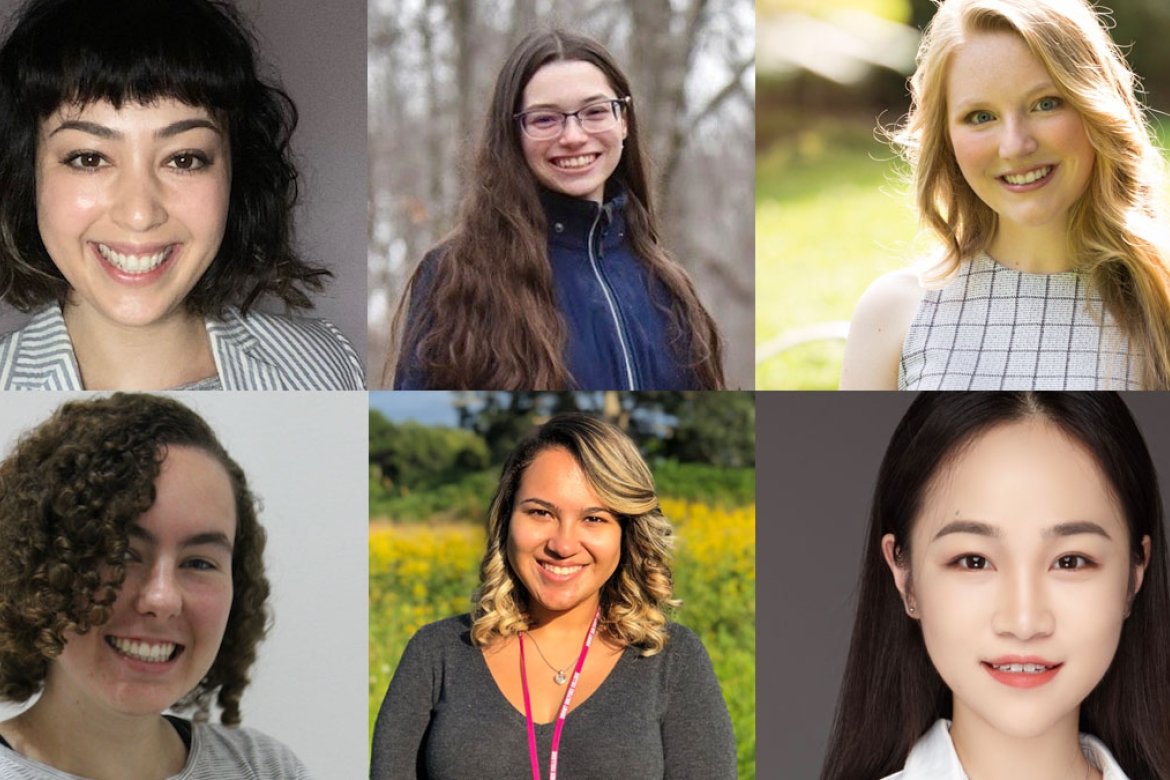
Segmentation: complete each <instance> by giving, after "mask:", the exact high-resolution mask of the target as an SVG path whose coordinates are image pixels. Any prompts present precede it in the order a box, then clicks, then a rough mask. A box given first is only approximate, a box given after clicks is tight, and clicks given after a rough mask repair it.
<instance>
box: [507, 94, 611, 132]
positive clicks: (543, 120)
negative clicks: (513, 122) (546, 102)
mask: <svg viewBox="0 0 1170 780" xmlns="http://www.w3.org/2000/svg"><path fill="white" fill-rule="evenodd" d="M631 101H633V98H631V97H628V96H627V97H624V98H612V99H610V100H599V101H598V102H596V103H590V104H589V105H587V106H584V107H582V108H578V109H577V110H576V111H554V110H552V109H551V108H538V109H535V110H532V111H521V112H520V113H519V114H513V115H512V118H513V119H518V120H520V129H521V130H523V131H524V135H526V136H528V137H529V138H531V139H532V140H534V141H548V140H550V139H553V138H556V137H557V136H559V135H560V134H561V133H563V132H565V128H566V127H568V125H569V117H574V118H576V120H577V124H578V125H580V126H581V129H582V130H584V131H585V132H586V133H604V132H605V131H606V130H612V129H613V128H614V127H616V126H617V123H618V119H620V118H621V115H622V111H623V110H624V109H626V108H628V107H629V105H630V103H631Z"/></svg>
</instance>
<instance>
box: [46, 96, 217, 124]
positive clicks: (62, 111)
mask: <svg viewBox="0 0 1170 780" xmlns="http://www.w3.org/2000/svg"><path fill="white" fill-rule="evenodd" d="M192 119H201V120H205V121H207V122H210V123H212V124H213V125H215V126H216V127H218V128H219V129H220V132H223V131H224V128H223V127H222V122H221V120H220V118H218V117H217V116H216V115H215V114H213V113H212V112H211V111H210V110H209V109H207V108H205V107H203V106H194V105H191V104H189V103H184V102H182V101H181V100H178V99H177V98H158V99H157V100H152V101H150V102H147V103H140V102H134V101H131V102H126V103H122V104H121V105H120V106H115V105H114V104H113V103H112V102H110V101H109V100H104V99H103V100H94V101H91V102H88V103H74V102H69V103H62V104H61V105H60V106H58V107H57V110H56V111H54V112H53V113H51V114H49V116H47V117H46V118H45V119H44V120H42V122H41V129H42V130H43V131H47V132H52V131H53V129H54V128H55V127H56V126H57V125H59V124H60V123H62V122H71V121H82V122H92V123H95V124H98V125H101V126H103V127H107V128H110V129H114V130H119V131H123V130H127V131H128V130H134V129H145V130H155V129H159V128H163V127H167V126H169V125H172V124H173V123H175V122H181V121H185V120H192Z"/></svg>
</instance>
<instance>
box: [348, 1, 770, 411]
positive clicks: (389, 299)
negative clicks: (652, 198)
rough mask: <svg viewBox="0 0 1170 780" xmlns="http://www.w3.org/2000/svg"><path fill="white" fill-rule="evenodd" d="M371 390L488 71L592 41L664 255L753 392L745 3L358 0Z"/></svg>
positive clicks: (472, 131)
mask: <svg viewBox="0 0 1170 780" xmlns="http://www.w3.org/2000/svg"><path fill="white" fill-rule="evenodd" d="M368 21H369V25H368V29H369V70H368V75H369V80H368V89H369V156H370V158H369V176H370V181H369V222H368V228H369V290H370V299H369V323H370V325H369V327H370V332H369V350H370V354H369V364H368V365H369V375H370V377H371V387H378V386H381V377H382V375H383V371H384V364H385V357H386V350H387V347H388V341H389V334H390V318H391V317H392V315H393V312H394V309H395V307H396V306H397V303H398V299H399V296H400V294H401V291H402V287H403V285H404V284H405V281H406V279H407V278H408V277H409V274H410V272H411V270H412V269H413V268H414V265H415V264H416V263H417V262H418V260H419V259H421V257H422V255H423V254H424V253H425V252H426V250H427V249H428V248H430V247H431V245H433V244H434V243H435V242H436V241H437V240H438V239H439V238H441V237H442V236H443V235H444V234H445V233H446V232H447V231H448V230H450V229H451V227H452V224H453V220H454V217H455V210H456V207H457V204H458V200H459V197H460V193H461V190H462V186H463V183H464V177H465V176H466V175H467V172H468V171H469V169H470V162H471V155H472V152H473V150H474V148H475V145H476V143H477V141H478V132H479V130H480V129H481V128H480V127H479V123H481V122H482V121H483V117H484V115H485V112H486V110H487V103H488V100H489V97H490V93H491V89H492V86H493V83H494V80H495V76H496V72H497V71H498V69H499V67H500V66H501V65H502V64H503V60H504V58H505V57H506V56H507V53H508V52H509V51H510V50H511V49H512V47H513V46H514V45H515V44H516V43H517V42H518V41H519V40H520V38H522V37H523V36H524V35H525V34H526V33H528V32H530V31H531V30H533V29H542V28H551V27H563V28H565V29H570V30H574V31H576V32H582V33H585V34H587V35H591V36H593V37H595V38H597V39H598V40H601V41H604V42H605V44H606V46H607V47H609V48H610V50H611V51H613V53H614V55H615V56H616V57H617V59H618V61H619V62H621V63H623V65H624V67H625V69H626V71H627V73H628V74H629V76H630V79H631V81H632V82H633V88H634V94H635V96H636V98H637V101H638V112H639V113H638V121H639V126H640V127H641V129H642V133H643V140H644V141H646V142H648V145H649V149H650V153H651V155H652V159H653V162H654V163H655V169H654V171H655V181H656V187H655V192H656V195H657V199H658V204H659V211H660V216H661V218H662V221H663V223H664V226H663V231H664V236H665V241H666V244H667V247H668V248H669V249H670V250H671V251H672V252H673V253H674V254H675V256H676V257H677V258H678V259H679V261H680V262H681V263H682V264H683V265H684V266H685V267H686V268H687V270H688V271H689V272H690V273H691V275H692V276H693V277H694V280H695V284H696V285H697V287H698V289H699V291H700V295H701V296H702V298H703V301H704V303H705V304H706V305H707V307H708V308H709V309H710V310H711V312H712V314H713V315H714V317H715V319H716V320H717V321H718V322H719V325H720V327H721V329H722V331H723V335H724V338H725V340H726V343H727V363H726V369H727V373H728V381H729V384H730V385H731V386H733V387H743V388H751V387H752V386H753V381H754V379H753V375H754V368H753V360H752V344H753V341H754V287H755V263H754V255H755V241H754V233H755V229H754V194H755V190H754V183H755V159H754V137H755V59H754V56H755V10H754V4H753V3H752V2H751V0H572V1H571V2H570V1H569V0H479V2H472V1H471V0H371V2H370V4H369V20H368Z"/></svg>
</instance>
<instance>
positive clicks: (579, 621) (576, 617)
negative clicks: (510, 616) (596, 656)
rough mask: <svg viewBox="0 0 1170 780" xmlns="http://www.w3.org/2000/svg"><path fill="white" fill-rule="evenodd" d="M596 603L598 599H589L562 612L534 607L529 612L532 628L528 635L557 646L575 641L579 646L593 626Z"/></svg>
mask: <svg viewBox="0 0 1170 780" xmlns="http://www.w3.org/2000/svg"><path fill="white" fill-rule="evenodd" d="M598 603H599V600H598V599H590V600H588V601H585V602H582V603H581V604H578V605H577V606H576V607H574V608H572V609H570V610H565V611H563V612H556V611H552V610H547V609H544V608H543V607H541V606H540V605H534V606H533V607H532V608H531V609H530V610H529V611H530V614H531V615H532V626H531V627H530V628H529V629H528V633H529V634H531V635H533V636H535V637H536V638H537V639H538V640H543V639H547V640H548V641H552V642H556V643H558V644H560V643H563V642H566V641H567V642H573V641H576V642H577V643H578V644H579V643H581V642H583V641H584V640H585V634H586V633H588V631H589V627H590V626H591V625H592V624H593V616H594V615H595V614H596V613H597V606H598Z"/></svg>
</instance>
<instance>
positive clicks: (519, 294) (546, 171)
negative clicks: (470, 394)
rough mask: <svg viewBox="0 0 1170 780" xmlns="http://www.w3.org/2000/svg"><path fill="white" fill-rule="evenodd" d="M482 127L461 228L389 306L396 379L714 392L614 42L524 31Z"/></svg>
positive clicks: (454, 385)
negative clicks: (662, 232)
mask: <svg viewBox="0 0 1170 780" xmlns="http://www.w3.org/2000/svg"><path fill="white" fill-rule="evenodd" d="M485 125H486V130H485V131H484V136H483V139H482V141H481V143H480V146H479V151H478V154H477V156H476V161H475V170H474V171H473V173H472V175H471V178H470V179H469V184H468V187H467V190H466V193H465V194H464V198H463V204H462V206H461V209H460V213H459V217H458V219H457V224H456V227H455V230H454V231H453V232H452V234H451V235H450V236H449V237H448V238H447V239H445V240H444V241H443V242H442V243H441V244H440V245H439V246H437V247H435V248H434V249H433V250H431V252H429V253H428V254H427V256H426V257H425V258H424V259H423V261H422V262H421V263H420V264H419V266H418V268H417V269H416V270H415V272H414V274H413V276H412V277H411V280H410V282H409V284H408V285H407V288H406V292H405V294H404V295H403V297H402V301H401V303H400V304H399V307H398V311H397V313H396V314H395V317H394V320H395V325H394V330H395V333H396V339H395V342H396V343H397V344H398V354H397V369H396V371H395V375H394V387H395V389H407V390H410V389H436V390H438V389H448V390H449V389H478V390H482V389H490V390H532V389H541V390H545V389H562V388H576V389H582V390H615V389H617V390H696V389H698V390H717V389H721V388H722V387H723V385H724V378H723V362H722V361H723V357H722V345H721V343H720V337H719V331H718V328H717V327H716V325H715V321H714V320H713V319H712V318H711V315H710V314H708V313H707V310H706V309H705V308H704V307H703V304H702V302H701V301H700V300H699V296H698V294H697V293H696V292H695V288H694V285H693V284H692V282H691V278H690V276H689V275H688V274H687V272H686V271H685V270H684V269H683V267H682V266H681V265H679V264H678V263H677V262H676V261H675V260H674V259H673V258H672V257H671V256H670V253H669V252H667V251H666V249H665V248H664V247H663V245H662V241H661V238H660V236H659V232H658V224H657V216H656V214H655V211H654V204H653V202H652V199H651V192H650V182H649V174H648V162H647V160H646V157H645V154H644V153H643V151H642V143H643V142H642V139H641V137H640V136H639V134H638V121H637V110H636V103H635V101H634V99H633V97H632V96H631V91H630V84H629V80H628V79H627V78H626V76H625V74H624V73H622V71H621V69H620V68H619V67H618V65H617V63H616V62H615V61H614V59H613V56H612V55H611V54H610V53H609V52H608V51H607V50H606V49H605V47H604V46H602V45H601V44H600V43H598V42H597V41H595V40H593V39H591V38H587V37H585V36H583V35H575V34H572V33H568V32H564V31H560V30H557V31H552V32H542V33H533V34H531V35H529V36H528V37H526V38H525V39H524V40H522V41H521V42H520V43H519V45H517V46H516V49H515V50H514V51H513V52H512V54H511V55H510V56H509V57H508V60H507V61H506V62H505V63H504V65H503V67H502V68H501V69H500V73H499V76H498V77H497V79H496V87H495V92H494V94H493V96H492V100H491V105H490V107H489V109H488V116H487V121H486V123H485Z"/></svg>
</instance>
